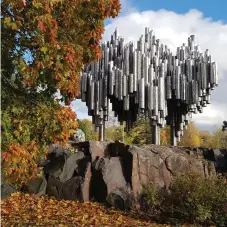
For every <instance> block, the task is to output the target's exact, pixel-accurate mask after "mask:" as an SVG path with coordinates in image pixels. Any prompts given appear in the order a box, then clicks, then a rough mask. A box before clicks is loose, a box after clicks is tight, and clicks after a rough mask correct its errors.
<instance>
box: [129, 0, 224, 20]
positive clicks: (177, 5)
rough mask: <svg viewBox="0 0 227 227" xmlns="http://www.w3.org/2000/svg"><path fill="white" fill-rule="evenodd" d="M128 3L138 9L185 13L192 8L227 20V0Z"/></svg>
mask: <svg viewBox="0 0 227 227" xmlns="http://www.w3.org/2000/svg"><path fill="white" fill-rule="evenodd" d="M128 3H129V4H130V5H131V6H132V7H135V8H136V9H137V10H138V11H146V10H155V11H156V10H159V9H166V10H168V11H174V12H175V13H179V14H184V13H187V12H188V11H189V10H190V9H197V10H199V11H201V12H203V14H204V16H205V17H211V18H212V19H213V20H215V21H216V20H221V21H222V22H225V23H226V22H227V0H214V1H210V0H131V1H128Z"/></svg>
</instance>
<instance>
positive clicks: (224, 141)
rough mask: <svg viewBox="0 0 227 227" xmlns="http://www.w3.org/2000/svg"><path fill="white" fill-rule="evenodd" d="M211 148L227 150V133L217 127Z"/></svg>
mask: <svg viewBox="0 0 227 227" xmlns="http://www.w3.org/2000/svg"><path fill="white" fill-rule="evenodd" d="M211 141H212V143H211V147H212V148H218V149H227V131H226V130H225V131H223V130H221V129H220V128H219V127H216V130H215V131H214V133H213V135H212V139H211Z"/></svg>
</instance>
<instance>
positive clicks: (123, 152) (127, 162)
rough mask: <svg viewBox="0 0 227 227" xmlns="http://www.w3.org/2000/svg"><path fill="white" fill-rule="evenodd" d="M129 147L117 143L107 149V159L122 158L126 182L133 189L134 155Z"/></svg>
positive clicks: (109, 145)
mask: <svg viewBox="0 0 227 227" xmlns="http://www.w3.org/2000/svg"><path fill="white" fill-rule="evenodd" d="M129 147H130V146H129V145H125V144H123V143H120V142H118V141H116V142H115V143H110V144H108V146H107V147H106V150H105V154H106V155H107V157H110V158H111V157H120V162H121V166H122V172H123V176H124V178H125V181H126V182H127V183H128V184H129V185H130V186H131V187H132V159H133V157H132V154H131V153H130V152H129Z"/></svg>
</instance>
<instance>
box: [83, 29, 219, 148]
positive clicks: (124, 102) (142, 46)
mask: <svg viewBox="0 0 227 227" xmlns="http://www.w3.org/2000/svg"><path fill="white" fill-rule="evenodd" d="M101 48H102V57H101V59H99V60H98V61H96V62H93V63H92V64H90V65H87V66H86V67H85V68H84V71H83V72H81V78H80V79H81V100H82V102H86V105H87V107H88V115H90V116H92V122H93V124H95V126H96V127H97V128H98V129H99V140H100V141H103V139H104V130H105V122H106V121H108V113H109V102H111V103H112V110H113V111H114V113H115V116H117V117H118V120H119V121H120V122H121V123H123V122H126V130H130V129H131V128H132V126H133V123H134V122H135V121H136V120H137V116H138V115H139V114H144V115H145V117H147V118H149V119H150V124H151V126H152V143H153V144H156V145H160V128H163V127H164V126H165V125H169V126H170V129H171V144H172V145H174V146H175V145H176V144H177V141H180V138H181V136H182V135H183V130H184V128H186V127H187V124H188V122H189V118H190V117H191V116H192V113H198V112H199V113H202V111H203V107H206V106H207V104H209V103H210V96H211V90H213V89H214V88H215V87H216V86H217V85H218V73H217V64H216V63H215V62H212V58H211V56H210V54H209V51H208V50H206V51H205V53H201V52H200V48H199V46H198V45H196V40H195V36H194V35H192V36H190V37H189V38H188V45H186V44H183V45H182V46H181V47H178V48H177V51H176V55H173V54H172V53H171V52H170V50H169V49H168V47H167V46H166V45H165V46H164V45H163V44H160V41H159V39H156V36H155V34H154V32H153V30H151V31H150V30H149V29H148V28H145V35H144V36H143V35H142V36H141V37H140V39H139V40H138V41H137V44H136V45H135V43H134V42H129V43H124V38H123V37H120V36H119V34H118V29H116V30H115V32H114V34H113V35H111V40H110V41H108V42H106V43H103V44H102V46H101Z"/></svg>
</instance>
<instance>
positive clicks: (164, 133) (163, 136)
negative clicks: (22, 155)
mask: <svg viewBox="0 0 227 227" xmlns="http://www.w3.org/2000/svg"><path fill="white" fill-rule="evenodd" d="M160 140H161V141H160V142H161V145H163V146H166V145H170V127H169V126H165V127H164V128H162V129H161V130H160Z"/></svg>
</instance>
